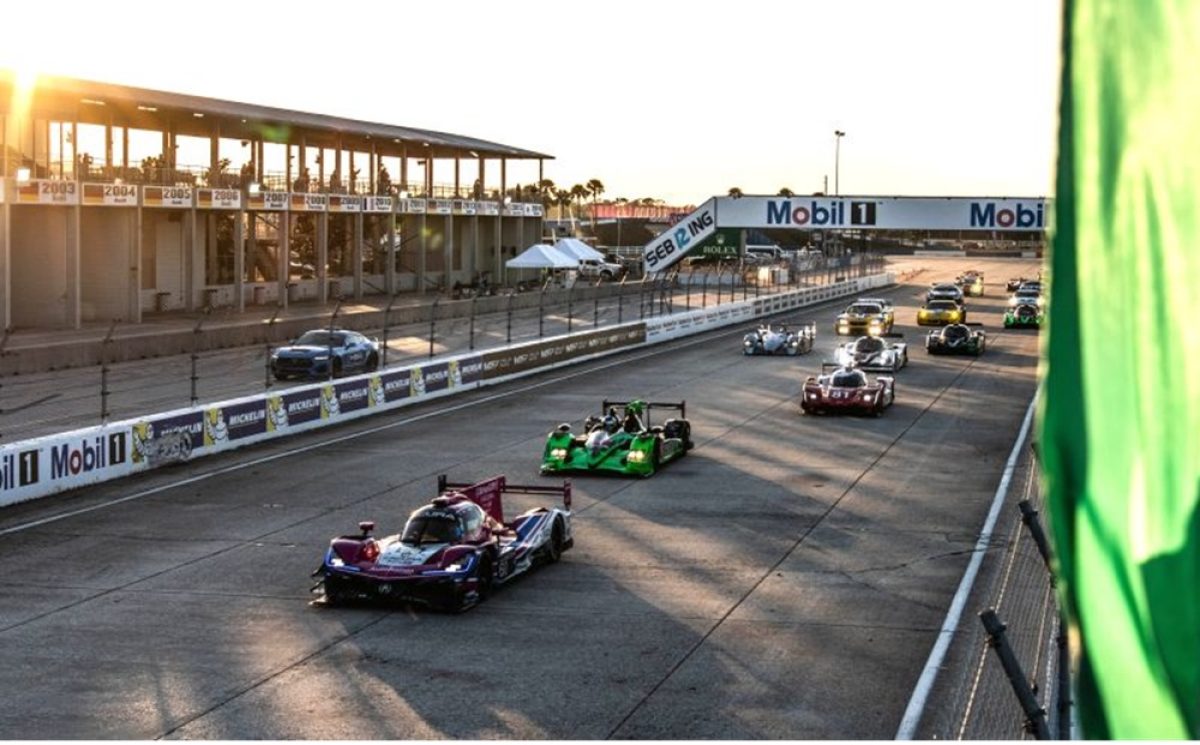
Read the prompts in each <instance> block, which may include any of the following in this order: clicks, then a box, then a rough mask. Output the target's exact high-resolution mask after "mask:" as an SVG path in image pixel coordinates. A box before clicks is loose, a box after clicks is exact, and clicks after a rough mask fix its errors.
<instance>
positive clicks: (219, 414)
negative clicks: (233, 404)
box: [204, 409, 229, 447]
mask: <svg viewBox="0 0 1200 745" xmlns="http://www.w3.org/2000/svg"><path fill="white" fill-rule="evenodd" d="M226 442H229V427H228V426H226V424H225V412H223V411H221V410H220V409H209V410H208V411H206V412H204V445H205V447H211V446H213V445H222V444H224V443H226Z"/></svg>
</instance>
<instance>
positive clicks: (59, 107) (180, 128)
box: [0, 71, 554, 160]
mask: <svg viewBox="0 0 1200 745" xmlns="http://www.w3.org/2000/svg"><path fill="white" fill-rule="evenodd" d="M13 85H14V77H13V75H12V74H11V73H10V72H7V71H0V111H4V110H5V109H7V107H8V105H9V104H8V102H9V101H10V100H11V99H12V95H11V94H12V87H13ZM32 111H33V115H34V116H35V117H37V118H48V117H59V118H61V119H63V120H64V121H78V122H87V123H92V124H113V125H115V126H128V127H136V128H144V129H153V130H163V129H165V128H166V125H168V124H170V125H173V128H174V131H175V132H177V133H178V134H184V135H192V136H196V137H209V136H211V135H212V134H213V132H214V131H216V130H217V128H218V127H219V131H220V136H221V137H229V138H233V139H247V138H255V139H259V138H261V139H263V140H265V141H267V142H289V141H290V142H292V143H296V142H298V140H299V138H300V137H303V138H304V139H305V140H306V142H307V144H309V145H311V146H326V147H333V146H334V145H336V144H337V142H338V141H339V140H340V141H341V143H342V146H343V147H346V148H358V149H363V150H366V149H370V148H371V146H372V145H373V146H374V148H375V152H377V153H378V154H380V155H392V156H398V155H401V153H402V152H403V151H404V150H405V148H407V153H408V156H409V157H424V156H426V155H428V156H430V157H434V158H454V157H472V158H473V157H476V155H477V156H478V157H486V158H509V159H514V160H536V159H553V157H554V156H552V155H547V154H545V153H539V152H535V151H533V150H525V149H522V148H517V147H512V146H511V145H503V144H500V143H498V142H489V141H487V140H480V139H477V138H474V137H466V136H463V135H457V134H451V133H448V132H435V131H432V130H428V129H416V128H414V127H403V126H398V125H393V124H381V123H378V122H366V121H361V120H358V119H346V118H343V117H337V116H325V115H322V114H313V113H310V112H306V111H295V110H292V109H280V108H274V107H271V106H260V105H257V104H247V103H240V102H237V101H224V100H221V99H216V98H205V97H202V96H190V95H186V94H181V93H168V92H165V91H156V90H151V89H148V88H131V87H129V86H123V85H115V84H112V83H97V82H92V81H87V80H78V79H74V78H60V77H48V76H41V77H39V78H38V79H37V86H36V88H35V91H34V94H33V102H32ZM197 115H202V116H197ZM472 152H473V153H475V155H472V154H471V153H472Z"/></svg>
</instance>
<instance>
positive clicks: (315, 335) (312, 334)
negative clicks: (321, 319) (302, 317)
mask: <svg viewBox="0 0 1200 745" xmlns="http://www.w3.org/2000/svg"><path fill="white" fill-rule="evenodd" d="M345 339H346V337H345V335H344V334H338V333H330V332H328V331H305V332H304V334H303V335H302V336H301V337H300V338H299V339H297V340H296V344H297V345H301V346H306V347H340V346H342V345H343V344H344V343H345Z"/></svg>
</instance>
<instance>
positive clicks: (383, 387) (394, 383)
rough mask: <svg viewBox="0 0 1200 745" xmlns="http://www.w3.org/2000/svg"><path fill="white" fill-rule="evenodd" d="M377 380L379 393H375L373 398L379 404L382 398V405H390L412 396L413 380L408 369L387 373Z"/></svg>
mask: <svg viewBox="0 0 1200 745" xmlns="http://www.w3.org/2000/svg"><path fill="white" fill-rule="evenodd" d="M375 379H376V380H378V381H379V383H378V391H373V392H372V396H373V398H375V400H376V402H377V403H379V402H380V401H379V399H380V397H381V396H382V399H383V401H382V403H389V404H390V403H395V402H396V401H403V400H404V399H406V398H409V397H410V396H411V395H412V378H411V374H410V373H409V371H408V369H404V370H397V371H394V372H387V373H384V374H383V375H380V376H378V377H377V378H375Z"/></svg>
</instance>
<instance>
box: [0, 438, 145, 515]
mask: <svg viewBox="0 0 1200 745" xmlns="http://www.w3.org/2000/svg"><path fill="white" fill-rule="evenodd" d="M130 456H131V453H130V444H129V430H128V429H126V427H125V426H120V425H118V426H115V427H96V428H92V429H87V430H79V431H77V432H69V433H67V434H65V435H59V436H55V437H44V438H41V439H39V440H34V441H32V442H27V443H22V444H20V445H14V446H10V447H8V448H4V449H0V505H3V504H12V503H14V502H20V501H22V500H25V499H30V498H33V497H36V496H41V495H43V494H50V493H53V492H58V491H63V490H66V489H71V488H74V487H77V486H83V485H85V484H92V483H96V482H99V481H105V480H107V479H110V478H114V477H116V476H122V475H125V474H127V473H130V472H131V471H132V470H133V463H132V461H131V457H130Z"/></svg>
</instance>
